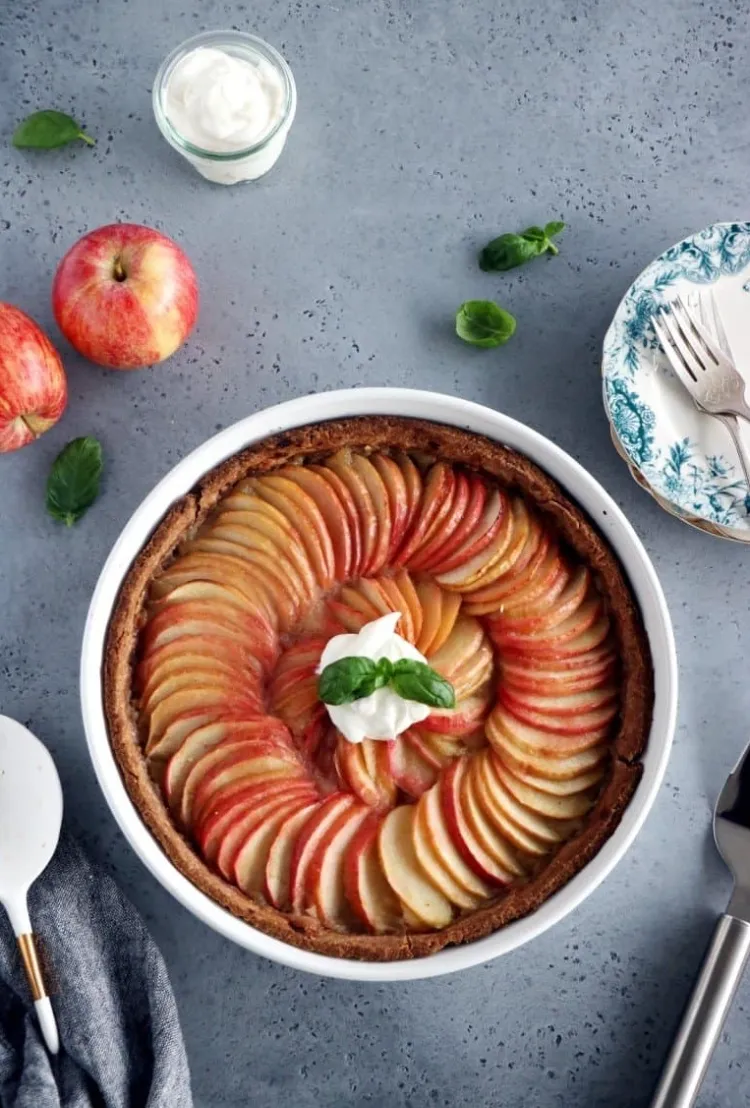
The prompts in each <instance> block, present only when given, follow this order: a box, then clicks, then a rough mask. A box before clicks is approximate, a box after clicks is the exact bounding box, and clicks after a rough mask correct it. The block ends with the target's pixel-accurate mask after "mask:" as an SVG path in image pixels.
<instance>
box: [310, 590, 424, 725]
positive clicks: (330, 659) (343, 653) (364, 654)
mask: <svg viewBox="0 0 750 1108" xmlns="http://www.w3.org/2000/svg"><path fill="white" fill-rule="evenodd" d="M400 619H401V612H391V613H390V614H389V615H387V616H382V617H381V618H380V619H373V620H371V622H370V623H366V624H365V625H364V627H363V628H362V629H361V631H359V632H358V633H357V634H356V635H334V636H333V638H332V639H329V641H328V643H327V644H326V647H325V649H324V650H323V653H322V655H321V658H320V665H319V666H318V673H322V672H323V670H324V669H325V668H326V666H330V665H332V664H333V663H334V662H339V661H341V659H342V658H369V659H370V660H371V661H373V662H379V661H380V659H381V658H387V659H388V660H389V661H390V662H398V661H400V660H401V659H402V658H409V659H411V660H412V661H415V662H424V663H425V664H426V663H427V659H426V658H425V656H424V654H420V652H419V651H418V650H417V648H416V647H415V646H412V644H411V643H410V642H407V641H406V639H403V638H402V637H401V636H400V635H397V634H396V625H397V624H398V621H399V620H400ZM326 708H327V710H328V715H329V716H330V718H331V722H332V723H333V725H334V727H336V728H338V730H339V731H340V732H341V734H342V735H343V736H344V738H345V739H347V740H348V741H349V742H350V743H361V742H364V740H365V739H395V738H396V737H397V736H398V735H401V734H402V733H403V732H404V731H407V730H408V729H409V728H410V727H411V726H412V725H413V724H415V723H421V722H422V720H424V719H427V717H428V716H429V714H430V712H431V711H432V709H431V708H430V707H428V705H427V704H420V703H419V702H418V701H416V700H405V699H404V698H403V697H402V696H399V694H398V693H397V692H395V691H394V690H393V689H392V688H390V687H388V686H386V687H385V688H382V689H376V690H375V692H374V693H371V694H370V695H369V696H364V697H362V698H361V699H360V700H353V701H351V702H350V703H349V704H326Z"/></svg>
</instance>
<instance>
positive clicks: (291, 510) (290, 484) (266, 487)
mask: <svg viewBox="0 0 750 1108" xmlns="http://www.w3.org/2000/svg"><path fill="white" fill-rule="evenodd" d="M239 488H240V489H241V490H243V491H244V490H245V488H248V489H249V491H252V492H254V493H257V495H258V496H261V497H262V498H263V499H264V500H267V501H268V502H269V503H270V504H272V505H273V506H274V507H275V508H277V509H278V510H279V511H280V512H281V513H282V514H283V515H285V516H286V518H287V519H288V520H289V522H290V523H291V524H292V526H293V527H295V528H296V529H297V531H298V532H299V534H300V536H301V538H302V542H303V543H304V545H305V549H306V551H307V556H308V558H309V559H310V563H311V565H312V567H313V569H314V570H315V575H316V577H317V579H318V582H319V584H320V587H321V588H323V589H328V588H330V587H331V585H332V584H333V582H334V580H335V557H334V553H333V545H332V543H331V536H330V535H329V533H328V528H327V527H326V524H325V520H324V518H323V516H322V514H321V511H320V509H319V508H318V505H317V504H316V503H315V501H314V499H313V498H312V497H311V496H309V495H308V494H307V493H306V492H305V490H304V489H303V488H302V487H301V486H300V485H299V484H297V483H296V482H295V481H290V480H289V479H288V478H286V477H280V476H279V475H278V474H275V473H269V474H265V475H264V476H263V477H253V478H249V479H247V480H246V481H243V482H241V484H240V486H239Z"/></svg>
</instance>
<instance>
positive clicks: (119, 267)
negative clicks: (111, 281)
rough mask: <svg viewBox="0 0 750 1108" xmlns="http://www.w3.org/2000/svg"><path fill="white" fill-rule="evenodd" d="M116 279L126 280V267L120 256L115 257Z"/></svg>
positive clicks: (114, 271)
mask: <svg viewBox="0 0 750 1108" xmlns="http://www.w3.org/2000/svg"><path fill="white" fill-rule="evenodd" d="M112 272H113V274H114V278H115V281H124V280H125V277H126V273H125V267H124V266H123V264H122V262H121V260H120V259H119V258H115V266H114V269H113V271H112Z"/></svg>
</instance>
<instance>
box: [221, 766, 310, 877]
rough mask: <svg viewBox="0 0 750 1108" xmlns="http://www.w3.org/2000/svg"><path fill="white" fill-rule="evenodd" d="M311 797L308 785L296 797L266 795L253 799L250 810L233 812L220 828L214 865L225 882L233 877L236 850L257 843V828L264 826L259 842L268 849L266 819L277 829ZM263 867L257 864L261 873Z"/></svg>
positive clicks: (237, 853) (270, 833)
mask: <svg viewBox="0 0 750 1108" xmlns="http://www.w3.org/2000/svg"><path fill="white" fill-rule="evenodd" d="M315 799H316V793H315V790H314V789H312V788H310V787H309V785H308V787H307V789H305V790H300V792H299V793H298V795H297V796H296V797H295V796H291V797H290V796H284V795H283V794H280V795H277V796H275V797H269V798H268V799H267V800H266V801H258V802H256V804H255V805H254V806H253V807H252V808H251V809H250V810H245V811H244V812H243V813H237V814H236V815H235V818H234V820H233V821H231V822H230V823H229V825H228V826H227V827H225V828H224V831H223V834H222V836H221V841H220V843H219V848H218V850H217V852H216V857H215V866H216V868H217V869H218V871H219V873H220V874H221V876H222V877H224V878H225V879H226V880H227V881H233V880H236V878H235V862H236V860H237V857H238V855H239V854H240V851H241V850H243V848H244V847H249V848H250V849H253V850H254V849H255V847H256V846H257V845H258V839H257V838H256V837H255V832H257V831H259V830H260V829H261V827H262V828H263V829H264V831H265V832H266V834H265V835H263V836H261V837H260V844H261V845H262V844H263V843H264V842H267V843H268V849H270V847H271V843H272V842H273V837H274V836H273V833H272V832H271V830H270V829H269V828H268V826H267V824H268V823H269V822H270V823H271V824H272V826H273V824H274V822H275V830H278V828H279V827H280V826H281V824H282V823H283V821H284V819H285V817H286V816H288V815H291V814H292V813H293V812H295V811H299V809H300V808H302V807H304V806H305V805H306V804H309V803H310V802H311V801H313V800H315ZM274 817H275V821H274ZM248 840H250V842H248ZM264 869H265V867H261V869H260V872H261V874H262V873H263V870H264ZM245 892H249V890H248V889H245Z"/></svg>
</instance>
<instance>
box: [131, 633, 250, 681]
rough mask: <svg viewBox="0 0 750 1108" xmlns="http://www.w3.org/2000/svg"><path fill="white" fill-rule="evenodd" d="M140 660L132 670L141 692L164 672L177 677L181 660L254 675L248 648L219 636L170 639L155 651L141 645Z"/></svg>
mask: <svg viewBox="0 0 750 1108" xmlns="http://www.w3.org/2000/svg"><path fill="white" fill-rule="evenodd" d="M140 646H141V660H140V662H139V663H138V666H137V667H136V684H137V687H138V688H139V689H141V690H143V689H145V688H146V686H147V685H148V684H150V683H151V682H152V681H154V680H155V679H157V678H158V677H159V676H164V673H165V672H172V673H175V672H176V673H179V671H180V669H181V667H182V665H183V659H185V662H186V663H187V662H188V660H189V659H190V658H193V657H197V658H200V659H201V660H205V661H207V662H213V663H215V664H216V665H217V666H220V667H221V668H222V669H225V670H229V671H231V672H232V673H236V674H238V675H240V674H248V673H255V672H256V671H257V662H258V660H257V658H256V656H255V651H254V647H253V646H252V645H243V644H240V643H237V642H235V641H234V640H233V639H228V638H227V637H226V636H222V635H209V636H206V637H202V638H199V637H197V636H193V637H191V638H190V639H189V640H188V641H186V640H185V639H184V638H177V639H174V640H173V641H172V642H169V643H165V644H164V645H163V646H159V647H151V648H149V647H147V646H146V644H145V643H143V642H141V644H140Z"/></svg>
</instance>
